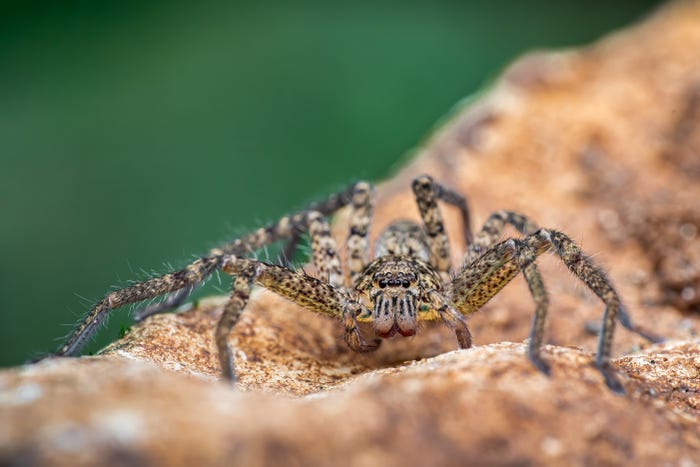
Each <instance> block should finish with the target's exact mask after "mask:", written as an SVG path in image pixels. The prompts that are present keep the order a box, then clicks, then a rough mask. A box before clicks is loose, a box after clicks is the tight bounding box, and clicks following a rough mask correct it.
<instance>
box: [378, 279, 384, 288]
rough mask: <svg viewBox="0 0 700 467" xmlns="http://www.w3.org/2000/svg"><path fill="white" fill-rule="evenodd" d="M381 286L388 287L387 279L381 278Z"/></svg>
mask: <svg viewBox="0 0 700 467" xmlns="http://www.w3.org/2000/svg"><path fill="white" fill-rule="evenodd" d="M379 287H381V288H382V289H383V288H384V287H386V279H380V280H379Z"/></svg>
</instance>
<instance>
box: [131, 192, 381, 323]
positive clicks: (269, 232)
mask: <svg viewBox="0 0 700 467" xmlns="http://www.w3.org/2000/svg"><path fill="white" fill-rule="evenodd" d="M367 186H370V185H369V184H368V183H367V182H357V183H353V184H352V185H350V186H349V187H348V188H346V189H345V190H343V191H340V192H338V193H334V194H332V195H330V196H329V197H328V198H326V199H325V200H323V201H320V202H316V203H313V204H311V205H310V206H309V207H308V208H307V209H305V210H303V211H300V212H299V213H297V214H295V215H292V216H285V217H283V218H281V219H280V220H278V221H277V222H275V223H274V224H270V225H268V226H266V227H262V228H259V229H257V230H255V231H254V232H251V233H249V234H247V235H244V236H242V237H239V238H236V239H234V240H231V241H230V242H227V243H225V244H223V245H221V246H220V247H218V248H214V249H212V250H211V251H210V252H209V255H210V256H211V257H221V256H223V255H224V254H229V255H234V256H238V257H240V256H244V255H248V254H250V253H251V252H253V251H255V250H258V249H260V248H262V247H264V246H265V245H269V244H271V243H274V242H276V241H279V240H283V239H289V240H288V241H287V243H286V244H285V246H284V247H283V249H282V258H281V263H282V264H283V265H284V266H287V267H288V266H289V261H290V259H291V258H292V257H293V256H294V253H295V251H296V248H297V246H298V244H299V240H300V238H301V235H302V234H303V233H304V232H305V231H306V224H304V223H303V222H300V221H299V220H300V219H302V217H303V215H304V214H306V213H309V212H314V211H315V212H319V213H321V214H322V215H323V216H330V215H332V214H333V213H334V212H335V211H337V210H339V209H341V208H343V207H345V206H347V205H348V204H351V203H353V205H354V196H355V192H356V191H357V189H358V187H359V188H360V189H366V187H367ZM370 187H371V186H370ZM365 230H366V229H365ZM204 279H206V276H205V277H203V278H202V280H204ZM196 285H197V283H195V284H192V286H190V287H187V288H186V289H182V290H178V291H176V292H175V293H173V294H171V295H170V296H168V297H167V298H166V299H165V300H164V301H163V302H161V303H154V304H151V305H148V306H146V307H143V308H141V309H140V310H137V311H136V312H135V314H134V318H135V319H136V320H137V321H141V320H143V319H145V318H147V317H148V316H151V315H154V314H158V313H164V312H167V311H169V310H171V309H173V308H176V307H178V306H180V305H181V304H182V303H183V302H184V301H185V300H187V297H189V296H190V294H191V293H192V292H193V291H194V288H195V287H196Z"/></svg>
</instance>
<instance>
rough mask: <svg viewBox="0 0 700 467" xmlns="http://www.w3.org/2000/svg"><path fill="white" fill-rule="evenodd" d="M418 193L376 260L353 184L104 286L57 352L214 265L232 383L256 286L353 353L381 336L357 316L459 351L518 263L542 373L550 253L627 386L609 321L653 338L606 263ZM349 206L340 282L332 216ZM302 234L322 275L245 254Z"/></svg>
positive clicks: (550, 233) (181, 293)
mask: <svg viewBox="0 0 700 467" xmlns="http://www.w3.org/2000/svg"><path fill="white" fill-rule="evenodd" d="M413 192H414V193H415V197H416V202H417V203H418V208H419V210H420V215H421V217H422V219H423V225H422V226H420V225H418V224H416V223H414V222H412V221H406V220H400V221H396V222H394V223H392V224H391V225H389V227H387V229H386V230H385V231H384V232H383V233H381V234H380V235H379V237H378V238H377V241H376V246H375V259H374V260H371V261H370V258H369V242H368V230H369V226H370V222H371V217H372V204H373V200H372V198H373V196H372V195H373V190H372V186H371V185H370V184H369V183H367V182H358V183H355V184H353V185H351V186H350V187H349V188H348V189H347V190H345V191H343V192H340V193H338V194H335V195H333V196H331V197H329V198H328V199H326V200H325V201H323V202H320V203H316V204H313V205H311V206H310V207H309V208H308V209H306V210H303V211H300V212H298V213H297V214H294V215H291V216H287V217H283V218H282V219H280V220H279V221H278V222H276V223H274V224H272V225H269V226H267V227H265V228H261V229H258V230H257V231H255V232H253V233H251V234H248V235H246V236H243V237H241V238H238V239H236V240H234V241H232V242H230V243H227V244H225V245H223V246H222V247H220V248H216V249H214V250H212V251H211V252H210V254H209V255H208V256H205V257H202V258H200V259H198V260H196V261H194V262H192V263H191V264H189V265H187V266H186V267H185V268H184V269H182V270H180V271H176V272H172V273H168V274H165V275H162V276H160V277H156V278H153V279H150V280H147V281H144V282H140V283H136V284H134V285H131V286H129V287H125V288H123V289H120V290H116V291H113V292H110V293H109V294H107V296H105V297H104V298H103V299H102V300H100V301H99V302H97V304H96V305H95V306H94V307H93V308H92V309H91V310H90V312H89V313H88V314H87V316H86V317H85V318H84V319H83V320H82V321H81V322H80V323H79V325H78V326H77V328H76V329H75V330H74V331H73V332H72V334H71V335H70V337H69V338H68V340H67V341H66V342H65V344H64V345H62V346H61V347H60V349H59V350H58V351H57V352H56V355H59V356H64V355H65V356H67V355H74V354H76V353H78V352H79V351H80V349H81V347H82V346H83V345H84V343H85V342H86V340H87V339H88V338H89V337H90V336H91V335H92V334H94V332H95V331H96V330H97V328H98V326H99V325H100V323H102V322H103V321H104V319H105V317H106V316H107V314H108V313H109V312H110V311H111V310H112V309H114V308H118V307H121V306H123V305H126V304H129V303H135V302H140V301H143V300H147V299H150V298H153V297H156V296H159V295H162V294H166V293H170V294H171V295H170V296H168V297H167V298H166V300H165V301H164V302H163V303H160V304H156V305H151V306H148V307H145V308H144V309H142V310H140V311H138V312H137V313H136V316H135V318H136V319H137V320H142V319H144V318H145V317H147V316H150V315H152V314H155V313H160V312H163V311H165V310H168V309H170V308H172V307H174V306H177V305H178V304H179V303H181V302H182V301H183V300H184V299H185V298H186V297H187V296H188V295H189V293H190V292H191V291H192V289H193V288H194V287H195V286H196V285H197V284H198V283H200V282H202V281H203V280H204V279H206V278H207V276H209V275H210V274H211V273H212V272H214V271H215V270H216V269H217V268H220V269H222V270H223V271H225V272H226V273H228V274H230V275H232V276H233V277H234V280H233V290H232V292H231V297H230V299H229V301H228V302H227V304H226V306H225V308H224V311H223V315H222V316H221V319H220V320H219V323H218V325H217V327H216V334H215V337H216V345H217V348H218V351H219V361H220V363H221V369H222V372H223V374H224V376H225V377H226V378H227V379H229V380H230V381H235V379H236V373H235V370H234V366H233V358H232V355H231V349H230V347H229V344H228V336H229V333H230V331H231V329H232V328H233V326H234V325H235V324H236V322H237V321H238V319H239V318H240V316H241V313H242V311H243V309H244V308H245V306H246V303H247V302H248V298H249V296H250V292H251V289H252V287H253V285H254V284H258V285H261V286H263V287H266V288H268V289H270V290H271V291H273V292H275V293H277V294H279V295H281V296H283V297H286V298H287V299H289V300H291V301H293V302H294V303H297V304H299V305H301V306H303V307H305V308H307V309H309V310H312V311H315V312H318V313H323V314H325V315H328V316H332V317H334V318H337V319H340V320H341V321H342V322H343V325H344V327H345V341H346V342H347V344H348V346H349V347H350V348H351V349H352V350H354V351H357V352H369V351H373V350H376V349H377V348H378V347H379V344H380V342H381V340H380V339H377V338H375V339H373V340H371V341H369V342H368V341H365V339H364V338H363V336H362V334H361V333H360V330H359V328H358V322H362V321H365V322H372V323H373V324H374V332H375V334H376V336H378V337H381V338H388V337H391V336H394V335H396V334H397V333H398V334H401V335H402V336H412V335H414V334H415V333H416V329H417V323H418V321H420V320H442V321H443V322H444V323H445V324H446V325H447V326H448V327H449V328H450V329H452V330H454V332H455V334H456V337H457V341H458V343H459V347H460V348H463V349H464V348H468V347H470V346H471V334H470V332H469V328H468V327H467V323H466V320H465V316H468V315H470V314H472V313H474V312H476V311H477V310H479V309H480V308H481V307H482V306H483V305H484V304H485V303H486V302H488V301H489V300H490V299H491V297H493V296H494V295H495V294H496V293H498V291H499V290H501V289H502V288H503V287H504V286H505V285H506V284H507V283H508V282H509V281H510V280H511V279H512V278H513V277H515V276H516V275H517V274H518V273H519V272H521V271H522V273H523V276H524V277H525V280H526V281H527V284H528V286H529V288H530V292H531V294H532V297H533V299H534V301H535V317H534V321H533V326H532V331H531V332H530V339H529V344H528V356H529V357H530V360H531V361H532V363H533V364H534V365H535V366H536V367H537V368H538V369H539V370H540V371H542V372H543V373H545V374H548V373H549V366H548V365H547V363H545V362H544V361H543V360H542V358H541V356H540V348H541V346H542V340H543V335H544V326H545V317H546V314H547V303H548V301H547V294H546V292H545V289H544V285H543V283H542V278H541V276H540V273H539V271H538V269H537V265H536V263H535V259H536V258H537V256H539V255H541V254H542V253H544V252H547V251H553V252H554V253H556V254H557V255H558V256H559V257H560V258H561V260H562V261H563V262H564V264H566V266H567V267H568V268H569V269H570V270H571V271H572V272H573V273H574V274H575V275H576V276H578V278H580V279H581V280H582V281H583V282H584V283H585V284H586V285H587V286H588V287H589V288H590V289H591V290H592V291H593V292H594V293H595V294H596V295H597V296H598V297H600V299H601V300H602V301H603V302H604V303H605V312H604V314H603V322H602V327H601V330H600V337H599V341H598V351H597V356H596V360H595V364H596V366H597V367H598V368H599V369H600V371H601V373H602V374H603V377H604V378H605V382H606V383H607V385H608V386H609V387H610V388H612V389H613V390H615V391H618V392H621V391H622V386H621V384H620V383H619V382H618V381H617V379H616V378H615V377H614V375H613V373H612V370H611V368H610V364H609V361H610V351H611V344H612V338H613V331H614V326H615V320H616V319H619V320H620V322H621V323H622V325H623V326H624V327H626V328H628V329H630V330H632V331H635V332H637V333H639V334H640V335H642V336H644V337H645V338H647V339H649V340H654V337H652V336H649V335H647V334H644V333H643V332H642V331H641V330H639V329H638V328H637V327H636V326H634V325H633V324H632V322H631V320H630V318H629V316H628V315H627V313H626V312H625V310H624V308H623V306H622V303H621V301H620V298H619V296H618V295H617V292H615V289H614V288H613V286H612V284H611V283H610V280H609V279H608V278H607V277H606V275H605V273H604V272H603V270H601V269H600V268H598V267H597V266H595V265H594V264H593V262H592V261H591V260H590V259H589V258H588V257H586V256H585V255H584V254H583V253H582V252H581V250H580V249H579V247H578V246H576V244H575V243H574V242H573V241H572V240H571V239H570V238H569V237H567V236H566V235H564V234H563V233H561V232H558V231H555V230H550V229H540V228H537V226H535V225H534V224H533V223H532V222H531V221H529V220H528V219H527V218H526V217H524V216H522V215H520V214H517V213H514V212H511V211H498V212H495V213H494V214H492V215H491V216H490V217H489V218H488V220H487V221H486V223H485V224H484V226H483V227H482V229H481V230H480V231H479V232H477V233H476V235H474V236H472V233H471V229H470V220H469V209H468V207H467V202H466V199H465V198H464V197H463V196H461V195H460V194H458V193H456V192H454V191H452V190H449V189H447V188H445V187H443V186H442V185H440V184H438V183H436V182H434V181H433V179H432V178H431V177H430V176H427V175H423V176H421V177H418V178H416V179H415V180H414V181H413ZM438 200H442V201H444V202H446V203H448V204H450V205H453V206H455V207H457V208H458V209H459V210H460V212H461V215H462V220H463V223H464V236H465V240H466V244H467V252H466V254H465V257H464V261H463V264H462V266H461V267H459V268H458V269H456V270H455V271H454V272H452V271H451V270H450V269H451V265H450V245H449V242H448V238H447V234H446V233H445V230H444V227H443V222H442V216H441V215H440V211H439V209H438V206H437V201H438ZM348 205H349V206H350V232H349V236H348V238H347V257H346V267H347V270H348V277H347V280H346V278H345V276H344V274H343V271H342V269H341V266H340V260H339V258H338V254H337V248H336V243H335V241H334V239H333V238H332V237H331V235H330V230H329V226H328V221H327V216H329V215H331V214H333V213H334V212H335V211H337V210H338V209H340V208H343V207H345V206H348ZM506 224H510V225H512V226H513V227H515V229H517V230H518V231H519V232H520V233H522V235H523V238H517V239H516V238H510V239H507V240H505V241H501V242H498V240H499V238H500V237H501V234H502V231H503V228H504V227H505V225H506ZM304 232H308V234H309V235H310V237H311V249H312V257H313V262H314V265H315V267H316V270H317V274H318V276H319V277H314V276H311V275H309V274H306V273H305V272H301V271H295V270H292V269H290V268H289V267H288V266H283V265H276V264H269V263H265V262H261V261H258V260H256V259H252V258H246V257H243V256H244V255H246V254H248V253H249V252H251V251H254V250H257V249H259V248H261V247H263V246H265V245H267V244H270V243H272V242H275V241H278V240H282V239H287V240H288V242H289V243H288V244H287V246H286V248H285V252H287V253H288V254H289V253H292V252H293V251H294V249H295V247H296V244H297V242H298V240H299V237H300V235H301V234H303V233H304ZM173 292H174V293H173Z"/></svg>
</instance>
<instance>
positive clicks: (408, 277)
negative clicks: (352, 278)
mask: <svg viewBox="0 0 700 467" xmlns="http://www.w3.org/2000/svg"><path fill="white" fill-rule="evenodd" d="M374 280H375V281H376V283H377V285H378V286H379V287H380V288H382V289H384V288H386V287H387V286H388V287H403V288H405V289H407V288H409V287H410V286H411V282H414V281H415V280H416V275H415V274H413V273H408V274H405V273H403V272H401V271H399V272H397V273H396V274H393V273H391V272H387V273H383V274H377V275H376V276H374Z"/></svg>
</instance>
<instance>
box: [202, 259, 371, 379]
mask: <svg viewBox="0 0 700 467" xmlns="http://www.w3.org/2000/svg"><path fill="white" fill-rule="evenodd" d="M222 269H223V271H224V272H226V273H227V274H231V275H232V276H234V281H233V289H232V292H231V297H230V299H229V301H228V302H227V304H226V306H225V307H224V312H223V315H222V316H221V319H220V320H219V323H218V324H217V327H216V331H215V339H216V345H217V349H218V352H219V361H220V364H221V369H222V371H223V373H224V376H225V377H226V378H227V379H228V380H229V381H231V382H235V380H236V373H235V369H234V362H233V356H232V354H231V348H230V346H229V344H228V336H229V334H230V332H231V329H233V327H234V326H235V325H236V323H237V322H238V320H239V319H240V316H241V313H242V312H243V310H244V308H245V306H246V304H247V303H248V299H249V298H250V292H251V289H252V287H253V285H254V284H258V285H261V286H263V287H265V288H267V289H268V290H270V291H272V292H274V293H276V294H278V295H280V296H282V297H285V298H287V299H288V300H290V301H292V302H294V303H296V304H297V305H300V306H302V307H304V308H306V309H308V310H311V311H315V312H317V313H321V314H324V315H327V316H330V317H333V318H342V319H343V322H344V324H345V328H346V331H345V339H346V341H347V342H348V344H349V345H350V347H351V348H352V349H353V350H356V351H359V352H365V351H371V350H375V349H376V348H377V347H378V342H376V341H375V342H373V343H370V344H368V343H366V342H364V340H363V338H362V336H361V334H360V332H359V329H358V328H357V322H356V321H355V316H356V315H357V313H359V312H361V311H362V310H363V308H364V307H363V306H362V305H361V303H360V302H359V300H358V297H356V296H354V295H352V293H351V292H348V291H344V290H342V289H340V288H338V287H335V286H333V285H332V284H330V283H328V282H325V281H324V280H321V279H318V278H316V277H313V276H310V275H308V274H306V273H304V272H299V271H292V270H290V269H287V268H285V267H283V266H278V265H274V264H267V263H262V262H260V261H256V260H254V259H248V258H236V257H235V256H226V258H225V259H224V263H223V267H222Z"/></svg>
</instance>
